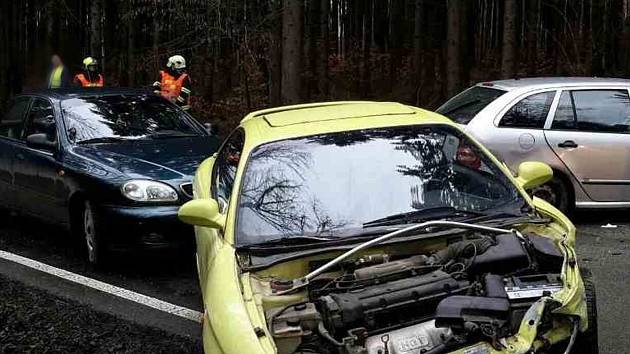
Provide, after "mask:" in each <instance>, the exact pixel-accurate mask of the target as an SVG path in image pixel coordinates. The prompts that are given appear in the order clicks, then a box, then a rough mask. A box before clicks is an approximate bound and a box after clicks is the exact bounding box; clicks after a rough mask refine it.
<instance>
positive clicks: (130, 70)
mask: <svg viewBox="0 0 630 354" xmlns="http://www.w3.org/2000/svg"><path fill="white" fill-rule="evenodd" d="M128 5H129V6H128V7H127V15H128V16H129V18H128V19H127V86H129V87H133V86H135V84H136V58H135V50H136V48H135V36H136V29H135V26H134V24H135V22H134V19H133V16H132V9H133V3H132V1H129V4H128Z"/></svg>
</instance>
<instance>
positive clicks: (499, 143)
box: [480, 89, 557, 170]
mask: <svg viewBox="0 0 630 354" xmlns="http://www.w3.org/2000/svg"><path fill="white" fill-rule="evenodd" d="M556 93H557V91H556V90H555V89H554V90H547V91H538V92H533V93H529V94H527V95H525V96H521V97H519V98H517V99H516V100H514V102H512V103H511V105H508V106H507V107H506V108H505V109H504V110H503V111H501V112H500V113H499V115H498V116H497V117H496V119H495V120H494V124H493V125H494V127H493V128H492V129H493V132H492V134H490V135H489V136H488V137H487V138H485V139H483V138H482V139H481V140H482V142H483V143H484V144H485V145H486V146H488V148H489V149H490V150H491V151H492V152H493V153H494V154H495V155H497V157H498V158H499V159H501V160H503V161H505V162H506V163H508V164H509V167H510V168H511V169H513V170H516V168H517V166H518V164H519V163H521V162H523V161H525V160H532V159H533V160H536V159H542V155H543V154H544V153H545V152H546V151H547V150H548V149H549V148H548V147H547V144H546V142H545V136H544V133H543V127H544V125H545V122H546V120H547V116H548V114H549V110H550V107H551V105H552V103H553V101H554V98H555V96H556ZM480 135H482V136H483V134H480Z"/></svg>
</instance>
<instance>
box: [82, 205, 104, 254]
mask: <svg viewBox="0 0 630 354" xmlns="http://www.w3.org/2000/svg"><path fill="white" fill-rule="evenodd" d="M81 226H82V230H81V233H82V236H83V242H84V245H85V249H86V255H87V259H88V261H89V262H90V263H91V264H94V265H102V264H103V262H104V258H105V245H104V242H103V241H102V235H101V231H102V230H101V223H100V219H99V216H98V214H97V213H96V212H95V210H94V208H93V205H92V203H90V202H89V201H85V203H84V207H83V214H82V225H81Z"/></svg>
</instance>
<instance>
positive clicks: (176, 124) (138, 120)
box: [61, 94, 203, 143]
mask: <svg viewBox="0 0 630 354" xmlns="http://www.w3.org/2000/svg"><path fill="white" fill-rule="evenodd" d="M61 110H62V112H63V117H64V121H65V125H66V129H67V130H68V137H69V138H70V140H72V141H74V142H76V143H81V142H91V141H94V142H106V141H112V140H116V139H117V140H127V139H143V138H149V137H155V136H158V135H159V136H163V135H164V134H168V135H171V136H188V135H202V134H203V131H202V130H201V129H199V128H198V127H197V126H196V125H195V124H193V123H192V122H191V120H190V118H189V117H188V116H187V115H186V114H185V113H183V111H181V110H180V109H179V108H177V107H176V106H174V105H172V104H171V103H170V102H167V101H166V100H164V99H162V98H160V97H158V96H155V95H152V94H146V95H145V94H136V95H104V96H94V97H81V98H71V99H67V100H64V101H62V102H61Z"/></svg>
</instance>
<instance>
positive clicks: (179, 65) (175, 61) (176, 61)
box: [166, 55, 186, 70]
mask: <svg viewBox="0 0 630 354" xmlns="http://www.w3.org/2000/svg"><path fill="white" fill-rule="evenodd" d="M166 66H167V67H168V68H171V69H175V70H177V69H186V59H184V57H183V56H181V55H174V56H172V57H170V58H168V62H167V63H166Z"/></svg>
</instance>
